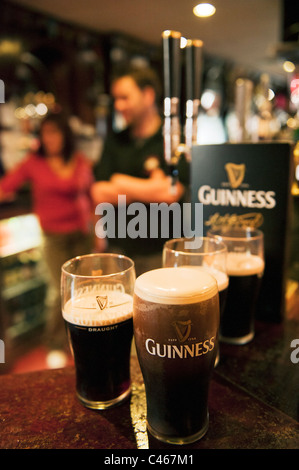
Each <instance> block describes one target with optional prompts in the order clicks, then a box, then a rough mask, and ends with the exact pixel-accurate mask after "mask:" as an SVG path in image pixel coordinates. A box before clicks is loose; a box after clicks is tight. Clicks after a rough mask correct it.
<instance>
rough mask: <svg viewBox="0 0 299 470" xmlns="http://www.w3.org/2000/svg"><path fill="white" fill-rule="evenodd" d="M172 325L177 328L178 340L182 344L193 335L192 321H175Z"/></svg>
mask: <svg viewBox="0 0 299 470" xmlns="http://www.w3.org/2000/svg"><path fill="white" fill-rule="evenodd" d="M172 325H173V326H174V328H175V331H176V334H177V338H178V340H179V342H180V343H183V342H184V341H186V339H187V338H189V336H190V333H191V320H186V321H175V322H173V323H172Z"/></svg>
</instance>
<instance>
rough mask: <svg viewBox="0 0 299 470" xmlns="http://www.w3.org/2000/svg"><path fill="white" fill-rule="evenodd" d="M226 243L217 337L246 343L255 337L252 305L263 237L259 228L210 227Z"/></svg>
mask: <svg viewBox="0 0 299 470" xmlns="http://www.w3.org/2000/svg"><path fill="white" fill-rule="evenodd" d="M208 235H209V236H213V237H215V236H217V237H219V239H220V240H221V241H223V243H225V245H226V246H227V273H228V276H229V287H228V293H227V298H226V303H225V308H224V312H223V315H222V317H221V322H220V340H221V341H224V342H227V343H231V344H246V343H248V342H249V341H251V340H252V339H253V337H254V318H255V309H256V304H257V300H258V295H259V291H260V286H261V281H262V277H263V273H264V264H265V263H264V237H263V233H262V232H261V231H260V230H257V229H254V228H251V227H243V228H232V227H226V226H223V227H220V228H218V229H214V230H210V231H209V232H208Z"/></svg>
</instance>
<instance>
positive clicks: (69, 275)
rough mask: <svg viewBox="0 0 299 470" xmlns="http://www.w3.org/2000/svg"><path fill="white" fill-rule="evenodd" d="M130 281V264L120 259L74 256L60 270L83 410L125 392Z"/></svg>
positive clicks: (104, 404) (113, 400)
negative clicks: (84, 407)
mask: <svg viewBox="0 0 299 470" xmlns="http://www.w3.org/2000/svg"><path fill="white" fill-rule="evenodd" d="M134 283H135V269H134V263H133V261H132V260H131V259H130V258H127V257H125V256H122V255H117V254H108V253H106V254H91V255H86V256H78V257H76V258H73V259H71V260H69V261H67V262H66V263H65V264H64V265H63V266H62V275H61V293H62V314H63V317H64V320H65V324H66V328H67V333H68V337H69V343H70V347H71V351H72V353H73V357H74V362H75V369H76V392H77V397H78V398H79V400H80V402H81V403H83V405H85V406H86V407H88V408H93V409H105V408H109V407H111V406H113V405H116V404H118V403H120V402H121V401H122V400H124V399H125V398H127V397H128V396H129V394H130V352H131V342H132V337H133V320H132V312H133V291H134Z"/></svg>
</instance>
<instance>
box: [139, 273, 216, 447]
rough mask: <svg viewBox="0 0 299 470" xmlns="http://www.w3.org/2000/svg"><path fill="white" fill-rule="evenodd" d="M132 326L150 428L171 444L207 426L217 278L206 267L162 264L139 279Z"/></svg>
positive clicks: (186, 439)
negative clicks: (165, 266) (197, 270)
mask: <svg viewBox="0 0 299 470" xmlns="http://www.w3.org/2000/svg"><path fill="white" fill-rule="evenodd" d="M133 324H134V337H135V344H136V350H137V355H138V359H139V363H140V367H141V371H142V375H143V379H144V383H145V392H146V402H147V427H148V430H149V432H150V433H151V434H152V435H153V436H154V437H155V438H157V439H159V440H161V441H164V442H168V443H171V444H187V443H191V442H194V441H196V440H198V439H200V438H201V437H203V435H204V434H205V433H206V431H207V429H208V423H209V417H208V390H209V383H210V378H211V374H212V372H213V369H214V363H215V355H216V344H217V337H218V327H219V296H218V288H217V282H216V280H215V278H214V277H212V276H211V275H210V274H209V273H208V272H206V271H204V270H202V271H199V273H198V274H197V275H196V276H195V275H194V269H193V268H189V267H179V268H173V267H171V268H160V269H155V270H153V271H148V272H146V273H144V274H142V275H141V276H139V277H138V278H137V280H136V283H135V293H134V301H133Z"/></svg>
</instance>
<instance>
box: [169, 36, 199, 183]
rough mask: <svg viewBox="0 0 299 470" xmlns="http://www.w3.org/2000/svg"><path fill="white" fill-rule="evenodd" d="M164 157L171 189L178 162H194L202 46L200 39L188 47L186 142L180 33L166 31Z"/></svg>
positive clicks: (190, 41) (175, 179) (191, 42)
mask: <svg viewBox="0 0 299 470" xmlns="http://www.w3.org/2000/svg"><path fill="white" fill-rule="evenodd" d="M162 39H163V65H164V158H165V161H166V164H167V167H168V172H169V175H170V178H171V183H172V184H171V190H172V191H174V190H175V185H176V182H177V181H178V179H179V175H178V168H177V166H178V163H179V161H180V158H181V157H182V156H184V157H185V158H186V160H187V161H188V162H190V161H191V147H192V144H194V142H197V118H198V113H199V106H200V91H201V72H202V46H203V43H202V41H200V40H188V41H187V46H186V124H185V129H184V131H185V142H184V143H183V142H181V140H182V135H181V125H180V95H181V89H180V88H181V86H180V85H181V47H180V43H181V33H179V32H178V31H164V32H163V34H162Z"/></svg>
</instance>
